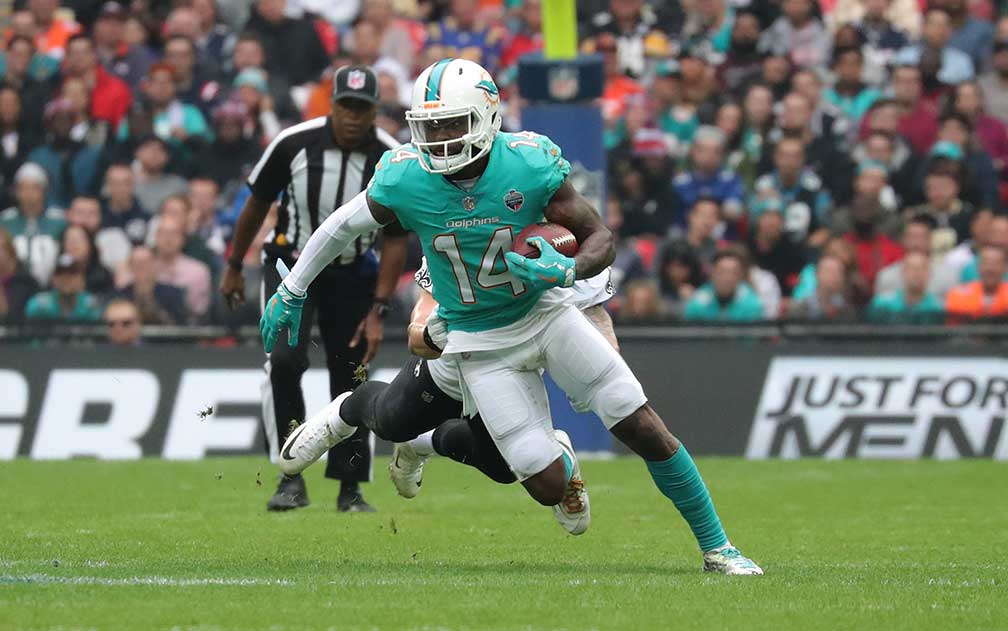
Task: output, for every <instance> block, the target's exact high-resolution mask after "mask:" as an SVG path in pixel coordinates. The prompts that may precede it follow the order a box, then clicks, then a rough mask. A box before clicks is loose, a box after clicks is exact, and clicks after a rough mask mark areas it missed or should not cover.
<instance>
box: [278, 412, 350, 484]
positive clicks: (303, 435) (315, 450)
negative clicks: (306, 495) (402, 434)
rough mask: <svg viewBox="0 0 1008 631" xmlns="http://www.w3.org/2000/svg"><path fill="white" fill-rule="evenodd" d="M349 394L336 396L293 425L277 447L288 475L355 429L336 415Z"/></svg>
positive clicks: (298, 471)
mask: <svg viewBox="0 0 1008 631" xmlns="http://www.w3.org/2000/svg"><path fill="white" fill-rule="evenodd" d="M350 394H351V393H350V392H344V393H343V394H341V395H339V396H338V397H336V398H335V399H333V400H332V403H330V404H329V405H327V406H325V407H324V408H322V410H321V411H320V412H319V413H318V414H316V415H315V416H313V417H311V418H310V419H308V420H307V421H305V422H304V423H302V424H301V425H298V426H297V427H295V428H294V431H292V432H291V433H290V436H288V437H287V440H286V441H284V444H283V449H281V450H280V470H281V471H283V472H284V473H286V474H287V475H295V474H297V473H301V472H302V471H304V470H305V469H307V468H308V465H310V464H312V463H313V462H315V461H316V460H318V459H319V458H321V457H322V454H324V453H325V452H327V451H329V449H330V448H331V447H332V446H333V445H336V444H338V443H340V442H342V441H344V440H346V439H347V438H350V437H351V436H352V435H353V433H354V432H355V431H357V428H356V427H354V426H352V425H347V424H346V423H344V422H343V419H342V418H340V415H339V409H340V406H341V405H343V401H345V400H346V398H347V397H348V396H350Z"/></svg>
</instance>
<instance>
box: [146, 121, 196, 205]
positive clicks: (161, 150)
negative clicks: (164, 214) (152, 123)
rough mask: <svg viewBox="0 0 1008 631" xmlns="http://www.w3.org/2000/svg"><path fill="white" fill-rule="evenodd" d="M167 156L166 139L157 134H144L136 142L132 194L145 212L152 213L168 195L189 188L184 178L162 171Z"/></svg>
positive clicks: (167, 158)
mask: <svg viewBox="0 0 1008 631" xmlns="http://www.w3.org/2000/svg"><path fill="white" fill-rule="evenodd" d="M170 156H171V154H170V153H169V149H168V145H167V143H165V141H164V140H162V139H160V138H158V137H157V136H153V135H152V136H147V137H146V138H144V139H142V140H141V141H140V142H139V143H138V144H137V148H136V160H135V162H134V163H133V181H134V195H136V198H137V200H138V201H139V202H140V207H141V208H142V209H143V210H144V212H146V213H147V214H148V215H153V214H154V213H155V211H157V209H158V208H159V207H160V206H161V204H162V203H163V202H164V200H165V199H167V198H168V197H169V196H171V195H180V194H183V193H185V192H186V191H187V190H188V189H189V184H188V182H186V181H185V179H184V178H181V177H179V176H177V175H174V174H171V173H167V172H166V171H165V170H166V169H167V168H168V160H169V158H170Z"/></svg>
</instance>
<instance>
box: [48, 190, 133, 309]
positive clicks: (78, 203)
mask: <svg viewBox="0 0 1008 631" xmlns="http://www.w3.org/2000/svg"><path fill="white" fill-rule="evenodd" d="M66 221H67V224H69V225H70V226H80V227H81V228H83V229H84V230H85V231H86V232H87V233H88V236H89V238H90V239H91V240H92V241H93V243H92V245H93V246H94V247H93V248H92V250H95V252H94V254H95V255H96V256H97V257H98V258H97V261H98V262H100V263H101V265H102V266H103V267H104V268H106V269H109V270H113V269H115V268H116V267H118V266H119V264H120V263H122V262H123V261H125V260H126V257H127V256H129V252H130V249H131V248H132V247H133V244H132V243H131V242H130V240H129V238H128V237H127V236H126V233H125V232H124V231H123V230H122V229H121V228H118V227H113V228H103V227H102V214H101V203H100V202H99V201H98V199H97V198H95V197H87V196H79V197H75V198H74V199H73V201H72V202H70V207H69V208H67V210H66ZM66 238H67V233H66V231H64V232H63V240H64V243H63V245H64V249H65V246H66ZM74 258H75V259H77V262H81V261H82V258H81V257H77V256H75V257H74ZM92 262H94V261H92ZM87 271H88V290H89V291H97V290H96V289H95V287H94V286H93V285H92V278H91V276H92V271H91V268H90V267H88V268H87ZM106 289H107V288H106Z"/></svg>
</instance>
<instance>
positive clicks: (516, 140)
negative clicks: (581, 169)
mask: <svg viewBox="0 0 1008 631" xmlns="http://www.w3.org/2000/svg"><path fill="white" fill-rule="evenodd" d="M496 142H501V143H503V144H504V147H503V148H502V151H503V152H504V153H505V154H506V155H509V156H510V157H511V160H512V161H517V162H518V164H524V165H525V167H526V168H527V169H528V170H529V172H530V173H531V174H533V175H534V176H535V177H536V178H537V179H540V180H542V182H543V186H544V187H545V189H546V192H547V196H552V194H553V193H554V192H555V191H556V190H557V189H558V188H560V185H561V184H563V181H564V180H565V179H567V175H568V174H569V173H570V170H571V166H570V163H569V162H567V160H565V159H564V157H563V154H562V153H561V152H560V147H558V146H556V144H554V142H553V141H552V140H550V139H549V137H548V136H544V135H542V134H537V133H535V132H530V131H522V132H518V133H514V134H509V133H504V132H501V133H499V134H498V138H497V140H496ZM516 159H517V160H516Z"/></svg>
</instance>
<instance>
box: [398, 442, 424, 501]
mask: <svg viewBox="0 0 1008 631" xmlns="http://www.w3.org/2000/svg"><path fill="white" fill-rule="evenodd" d="M425 462H427V458H425V457H424V456H421V455H420V454H418V453H417V452H416V450H415V449H413V445H410V444H409V443H396V444H395V447H393V448H392V462H390V463H389V466H388V470H389V477H390V478H392V484H394V485H395V488H396V491H398V492H399V495H401V496H403V497H405V498H407V499H409V498H413V497H416V496H417V494H418V493H420V485H421V484H422V483H423V466H424V463H425Z"/></svg>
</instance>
